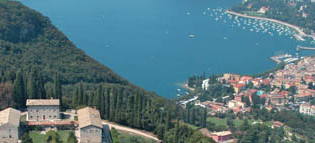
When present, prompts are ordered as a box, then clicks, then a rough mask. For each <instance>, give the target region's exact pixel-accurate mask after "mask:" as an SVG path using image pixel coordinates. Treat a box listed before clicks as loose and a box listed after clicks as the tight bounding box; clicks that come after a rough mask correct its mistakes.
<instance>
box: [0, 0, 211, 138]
mask: <svg viewBox="0 0 315 143" xmlns="http://www.w3.org/2000/svg"><path fill="white" fill-rule="evenodd" d="M0 17H1V18H0V61H1V62H0V110H2V109H4V108H6V107H10V106H11V107H15V108H17V109H21V110H24V109H25V102H26V99H29V98H31V99H46V98H55V99H59V100H60V102H61V108H62V110H66V109H70V108H74V109H79V108H82V107H84V106H93V107H96V108H97V109H98V110H100V112H101V116H102V118H103V119H106V120H109V121H113V122H116V123H119V124H123V125H126V126H130V127H134V128H138V129H143V130H147V131H150V132H153V133H156V134H157V135H158V137H159V138H160V139H161V140H163V141H164V142H166V143H188V142H196V143H198V142H200V143H208V142H212V140H211V139H209V138H206V137H203V136H202V135H201V133H200V132H199V131H197V130H194V129H192V128H190V127H188V126H187V125H186V124H185V123H184V122H182V121H181V120H185V117H186V116H185V115H186V114H187V111H185V110H184V109H182V108H180V107H179V106H177V105H176V104H175V102H174V101H171V100H168V99H165V98H163V97H160V96H157V95H156V94H155V93H153V92H148V91H145V90H144V89H142V88H140V87H137V86H135V85H133V84H131V83H129V82H128V81H127V80H125V79H124V78H122V77H120V76H119V75H117V74H116V73H114V72H113V71H112V70H110V69H109V68H108V67H105V66H104V65H102V64H100V63H98V62H97V61H95V60H94V59H92V58H91V57H89V56H87V55H86V54H85V53H84V52H83V51H82V50H80V49H78V48H76V46H75V45H74V44H73V43H72V42H71V41H70V40H69V39H68V38H67V37H66V36H65V35H64V34H63V33H61V32H60V31H59V30H58V29H57V28H56V27H55V26H53V25H52V24H51V22H50V20H49V19H48V18H47V17H44V16H42V15H41V14H40V13H38V12H36V11H34V10H31V9H29V8H27V7H25V6H23V5H22V4H21V3H20V2H16V1H9V0H0ZM108 54H110V53H108Z"/></svg>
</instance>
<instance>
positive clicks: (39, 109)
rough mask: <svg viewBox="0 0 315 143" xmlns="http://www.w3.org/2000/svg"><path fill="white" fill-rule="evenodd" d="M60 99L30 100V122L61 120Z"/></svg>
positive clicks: (28, 106)
mask: <svg viewBox="0 0 315 143" xmlns="http://www.w3.org/2000/svg"><path fill="white" fill-rule="evenodd" d="M59 105H60V103H59V99H28V100H27V101H26V106H27V120H28V121H47V120H48V121H52V120H58V119H60V113H59V112H60V111H59Z"/></svg>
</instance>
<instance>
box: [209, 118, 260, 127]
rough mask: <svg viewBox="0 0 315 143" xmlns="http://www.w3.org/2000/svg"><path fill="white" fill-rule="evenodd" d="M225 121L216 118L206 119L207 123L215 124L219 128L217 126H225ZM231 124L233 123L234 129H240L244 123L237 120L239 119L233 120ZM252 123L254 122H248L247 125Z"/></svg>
mask: <svg viewBox="0 0 315 143" xmlns="http://www.w3.org/2000/svg"><path fill="white" fill-rule="evenodd" d="M226 120H227V118H224V119H220V118H217V117H209V118H208V119H207V121H210V122H212V123H215V124H216V125H217V126H219V125H223V126H227V124H226ZM233 122H234V125H235V126H236V127H240V126H241V125H242V124H243V122H244V121H243V120H239V119H235V120H233ZM253 122H255V120H248V123H249V124H252V123H253Z"/></svg>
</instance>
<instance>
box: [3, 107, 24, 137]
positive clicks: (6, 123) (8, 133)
mask: <svg viewBox="0 0 315 143" xmlns="http://www.w3.org/2000/svg"><path fill="white" fill-rule="evenodd" d="M19 126H20V111H18V110H15V109H13V108H7V109H5V110H3V111H1V112H0V143H17V142H18V139H19Z"/></svg>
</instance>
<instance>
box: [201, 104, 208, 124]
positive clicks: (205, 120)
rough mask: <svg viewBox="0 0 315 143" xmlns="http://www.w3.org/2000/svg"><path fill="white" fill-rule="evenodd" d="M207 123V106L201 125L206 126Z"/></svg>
mask: <svg viewBox="0 0 315 143" xmlns="http://www.w3.org/2000/svg"><path fill="white" fill-rule="evenodd" d="M206 125H207V109H206V108H205V109H204V110H203V116H202V122H201V126H202V127H206Z"/></svg>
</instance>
